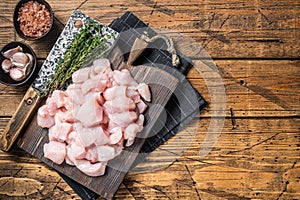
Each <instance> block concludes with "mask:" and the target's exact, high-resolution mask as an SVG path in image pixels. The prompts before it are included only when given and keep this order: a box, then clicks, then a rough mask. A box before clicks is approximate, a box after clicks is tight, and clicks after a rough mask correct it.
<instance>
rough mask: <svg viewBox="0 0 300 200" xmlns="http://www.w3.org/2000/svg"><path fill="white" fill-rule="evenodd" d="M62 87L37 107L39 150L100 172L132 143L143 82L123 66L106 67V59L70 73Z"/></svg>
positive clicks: (146, 94)
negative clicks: (42, 132)
mask: <svg viewBox="0 0 300 200" xmlns="http://www.w3.org/2000/svg"><path fill="white" fill-rule="evenodd" d="M72 81H73V83H72V84H71V85H69V87H68V88H67V90H66V91H60V90H55V91H54V92H53V93H52V95H51V96H50V97H48V99H47V101H46V104H45V105H43V106H42V107H41V108H40V109H39V111H38V117H37V122H38V125H39V126H41V127H43V128H49V130H48V137H49V143H46V144H45V145H44V156H45V157H46V158H48V159H50V160H52V161H53V162H54V163H57V164H62V163H63V162H64V161H65V162H66V164H68V165H71V166H76V167H77V168H78V169H79V170H80V171H82V172H83V173H85V174H87V175H89V176H101V175H103V174H104V173H105V168H106V165H107V162H108V161H109V160H112V159H114V158H115V157H116V156H118V155H120V154H121V152H122V150H123V148H124V144H125V143H124V141H125V142H126V144H125V145H126V146H130V145H132V144H133V143H134V140H135V137H136V135H137V134H138V132H140V131H142V129H143V124H144V118H145V117H144V115H143V113H144V112H145V110H146V109H147V104H146V103H145V102H144V101H143V99H144V100H146V101H150V97H151V94H150V90H149V87H148V86H147V85H146V84H143V83H140V84H139V83H137V82H136V81H135V80H134V79H133V78H132V77H131V74H130V72H129V71H128V70H122V71H118V70H114V71H113V70H112V69H111V68H110V62H109V60H107V59H103V58H101V59H97V60H95V61H94V62H93V66H92V67H90V68H83V69H80V70H78V71H76V72H74V73H73V76H72Z"/></svg>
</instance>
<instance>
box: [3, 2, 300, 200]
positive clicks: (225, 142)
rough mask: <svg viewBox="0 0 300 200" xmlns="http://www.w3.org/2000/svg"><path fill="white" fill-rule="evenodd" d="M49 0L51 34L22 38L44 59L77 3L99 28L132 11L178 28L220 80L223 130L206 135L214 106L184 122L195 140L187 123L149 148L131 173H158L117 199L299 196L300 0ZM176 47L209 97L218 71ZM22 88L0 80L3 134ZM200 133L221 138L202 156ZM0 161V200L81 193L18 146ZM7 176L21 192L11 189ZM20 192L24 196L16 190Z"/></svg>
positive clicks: (126, 186) (9, 31)
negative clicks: (207, 57)
mask: <svg viewBox="0 0 300 200" xmlns="http://www.w3.org/2000/svg"><path fill="white" fill-rule="evenodd" d="M48 2H49V3H50V5H51V6H52V8H53V10H54V13H55V26H54V27H55V28H54V29H53V30H52V35H51V37H49V38H47V40H42V41H36V42H27V41H26V43H28V44H30V45H31V46H32V47H33V49H34V50H35V52H36V54H37V56H38V57H39V59H40V62H42V61H43V59H45V58H46V56H47V55H48V53H49V50H50V49H51V47H52V45H53V44H54V42H55V40H56V38H57V37H58V35H59V33H60V31H61V30H62V28H63V26H64V24H66V22H67V20H68V18H69V16H70V14H71V12H72V10H73V9H77V8H79V9H81V10H82V11H83V12H84V13H86V14H88V15H90V16H91V17H93V18H95V19H97V20H100V21H101V22H103V23H104V24H109V23H110V22H111V21H112V20H113V19H115V18H117V17H119V16H121V15H122V14H123V13H124V12H125V11H132V12H133V13H134V14H135V15H137V16H138V17H139V18H141V19H142V20H143V21H144V22H146V23H147V24H149V25H150V26H152V27H161V28H167V29H168V30H166V32H168V33H169V32H172V31H179V32H181V33H183V34H184V35H186V36H189V37H191V38H192V39H193V40H194V41H196V42H197V43H199V45H202V46H203V47H205V50H206V51H207V53H208V55H210V56H211V57H212V58H213V59H214V63H215V64H216V66H217V67H218V70H219V75H220V76H221V78H222V81H223V83H224V87H225V89H226V116H225V124H224V126H223V129H222V132H221V134H220V135H219V134H214V133H210V135H209V134H208V133H207V131H208V130H209V127H210V126H211V125H212V124H211V123H212V122H213V120H214V119H213V118H211V115H212V111H213V109H212V108H213V105H214V104H217V102H215V103H211V104H209V106H208V107H207V108H206V109H205V110H204V111H203V112H201V116H200V118H199V119H198V124H197V123H196V125H195V124H193V126H191V127H190V128H191V129H192V130H195V129H194V128H195V127H196V128H197V129H196V132H195V138H193V139H190V136H191V132H190V129H185V130H183V131H181V132H180V133H179V134H178V135H176V137H174V138H173V139H172V140H170V141H169V142H168V143H167V144H166V145H164V146H162V147H161V148H160V149H158V150H156V151H155V152H153V153H152V155H150V157H149V158H148V159H147V160H145V162H144V163H143V164H141V165H138V166H137V170H138V169H140V170H150V169H153V168H155V169H156V170H155V171H148V172H144V173H137V172H130V173H129V174H128V175H127V176H126V177H125V180H124V181H123V183H122V184H121V186H120V188H119V190H118V191H117V193H116V195H115V199H128V200H129V199H205V200H210V199H211V200H223V199H280V200H281V199H298V198H299V196H300V188H299V185H300V184H299V182H300V180H299V176H300V164H299V161H300V136H299V133H300V125H299V124H300V121H299V119H300V117H299V115H300V113H299V110H300V109H299V100H300V97H299V92H298V91H299V88H300V83H299V75H300V71H299V70H300V62H299V58H300V52H299V49H300V48H299V46H300V40H299V39H298V38H299V37H300V31H299V28H300V22H299V18H300V17H299V15H300V5H299V1H294V0H266V1H236V0H229V1H218V2H216V1H212V0H204V1H198V0H189V1H183V0H168V1H163V0H158V1H152V0H136V1H125V0H116V1H106V0H103V1H96V0H80V1H75V0H71V1H59V0H48ZM15 3H17V0H14V1H9V0H3V1H1V2H0V11H1V14H0V45H1V46H3V45H5V44H6V43H7V42H8V41H14V40H18V41H20V40H21V39H20V38H19V37H18V36H16V35H15V33H14V30H13V25H12V13H13V9H14V5H15ZM176 40H177V41H179V40H180V37H177V38H176ZM181 50H182V51H183V52H184V53H185V54H187V55H188V56H191V57H193V58H194V63H195V64H196V66H199V67H200V72H199V71H198V70H197V69H196V68H193V69H192V70H191V71H190V73H189V74H188V79H189V80H190V81H191V83H192V84H193V86H194V87H195V88H196V89H197V90H198V91H199V92H200V93H201V94H202V95H203V96H204V97H205V99H206V100H208V101H209V102H210V100H211V98H212V97H211V93H210V89H215V88H217V86H218V85H217V83H216V82H215V81H214V79H215V78H216V75H217V74H216V73H212V71H211V69H210V68H209V67H208V66H207V65H203V64H202V62H203V60H201V59H199V54H197V52H196V51H193V50H191V49H190V48H188V47H186V46H183V48H182V49H181ZM204 77H205V78H204ZM208 85H210V87H208ZM26 90H27V88H13V87H9V86H4V85H2V84H0V131H3V129H4V127H5V125H6V123H7V122H8V120H9V119H10V117H11V115H12V114H13V113H14V111H15V110H16V108H17V106H18V104H19V102H20V101H21V99H22V98H23V95H24V94H25V92H26ZM231 110H232V111H233V112H231ZM206 135H209V136H211V137H208V139H207V140H209V141H211V142H212V141H213V140H214V139H215V138H218V140H217V142H216V144H215V145H214V146H213V148H212V150H211V151H210V153H209V154H208V155H207V156H205V157H204V158H202V159H200V158H199V151H200V150H201V148H202V145H203V141H204V140H205V136H206ZM177 136H178V137H177ZM187 138H189V139H187ZM182 144H183V145H186V146H187V149H186V150H185V151H184V152H183V154H181V153H180V152H178V151H177V148H176V147H178V145H182ZM177 154H178V155H177ZM0 163H1V164H0V184H1V185H0V186H1V187H0V199H50V198H51V199H72V198H74V199H80V198H79V197H78V196H77V195H76V194H75V193H74V191H73V190H72V189H71V188H70V187H69V186H68V185H67V184H66V183H65V182H64V181H63V180H62V179H61V178H60V177H59V175H58V174H57V173H56V172H55V171H53V170H52V169H50V168H48V167H47V166H46V165H44V164H43V163H42V162H41V161H39V160H37V159H35V158H33V157H31V156H29V155H28V154H26V153H25V152H24V151H22V150H20V149H18V148H16V149H14V150H13V152H11V153H4V152H2V151H0ZM12 180H15V182H14V183H15V184H16V185H18V184H22V188H20V190H15V191H14V190H13V189H12V186H11V184H12ZM26 181H27V182H26ZM24 182H25V183H30V184H24ZM9 184H10V185H9ZM4 189H5V190H4ZM23 191H28V192H26V193H23V194H22V195H21V192H23ZM17 195H19V196H17Z"/></svg>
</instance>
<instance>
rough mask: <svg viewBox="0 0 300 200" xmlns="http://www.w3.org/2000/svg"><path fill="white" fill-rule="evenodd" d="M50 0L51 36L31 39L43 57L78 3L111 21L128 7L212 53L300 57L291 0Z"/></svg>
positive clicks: (295, 13) (296, 8) (153, 24)
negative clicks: (37, 40) (83, 0)
mask: <svg viewBox="0 0 300 200" xmlns="http://www.w3.org/2000/svg"><path fill="white" fill-rule="evenodd" d="M49 3H50V4H51V5H52V7H53V10H54V12H55V17H56V19H57V20H55V22H56V26H55V29H54V31H53V32H52V34H53V35H52V36H50V37H48V38H47V40H46V39H45V40H43V41H40V42H29V41H27V42H28V43H29V44H30V45H31V46H32V47H33V48H34V50H36V51H38V56H39V57H40V58H46V56H47V54H48V52H49V50H50V49H51V47H52V45H53V44H54V42H55V39H56V38H57V36H58V35H59V33H60V31H61V30H62V26H63V25H64V24H66V22H67V20H68V18H69V16H70V14H71V12H72V10H73V9H76V8H78V7H79V8H80V9H81V10H82V11H83V12H84V13H86V14H88V15H90V16H91V17H93V18H95V19H97V20H99V21H101V22H103V23H104V24H107V25H108V24H109V23H110V22H111V21H112V20H113V19H115V18H117V17H119V16H121V15H122V14H123V13H124V12H125V11H132V12H133V13H134V14H135V15H137V16H138V17H139V18H141V19H142V20H143V21H144V22H145V23H147V24H149V25H150V26H151V27H156V28H167V29H169V31H171V32H180V33H183V34H184V35H185V36H187V37H191V38H192V39H193V40H195V42H196V44H198V45H201V46H203V47H205V49H206V51H207V52H208V54H209V55H210V56H212V57H213V58H233V57H236V58H277V57H281V58H298V57H299V55H300V50H299V49H300V48H299V47H300V42H299V40H298V39H297V38H299V37H300V32H299V28H300V25H299V24H300V23H299V16H300V9H299V5H298V4H297V2H295V1H292V0H290V1H287V2H285V3H284V2H282V1H279V0H277V1H272V2H270V1H268V2H260V3H256V2H255V1H254V2H253V1H250V2H235V1H232V2H231V3H228V2H227V1H226V2H219V3H215V2H214V1H209V0H205V1H203V2H200V3H199V2H197V1H196V2H194V3H193V2H191V3H190V2H189V3H187V2H185V1H179V2H176V3H175V2H174V1H170V2H169V1H168V2H164V1H157V2H156V3H155V2H152V1H144V0H139V1H134V2H132V1H125V0H119V1H116V2H115V1H113V2H107V1H101V2H99V1H96V0H88V1H85V2H83V4H80V3H78V2H77V1H71V2H68V3H67V4H66V3H65V2H59V1H49ZM100 10H101V11H100ZM5 12H10V13H11V12H12V11H11V10H6V11H5ZM145 13H146V14H145ZM167 32H168V31H167ZM17 40H20V38H18V37H17ZM194 53H195V52H193V51H190V52H188V56H192V57H198V56H199V55H195V54H194Z"/></svg>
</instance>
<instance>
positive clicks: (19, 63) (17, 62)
mask: <svg viewBox="0 0 300 200" xmlns="http://www.w3.org/2000/svg"><path fill="white" fill-rule="evenodd" d="M10 60H11V62H12V64H13V65H14V66H16V67H20V68H25V67H26V66H27V65H28V63H29V62H30V60H29V58H28V56H27V55H26V54H25V53H22V52H17V53H15V54H14V55H13V56H12V57H11V58H10Z"/></svg>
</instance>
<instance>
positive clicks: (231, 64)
mask: <svg viewBox="0 0 300 200" xmlns="http://www.w3.org/2000/svg"><path fill="white" fill-rule="evenodd" d="M194 63H195V68H192V69H191V71H190V73H189V74H188V79H189V80H190V81H191V83H192V85H193V86H194V87H195V88H196V89H197V90H198V91H199V92H200V93H201V94H202V95H203V96H204V98H205V99H206V100H207V101H208V102H209V105H208V107H207V108H206V109H205V110H204V111H203V112H201V116H202V117H210V116H211V115H212V112H213V110H214V109H213V106H214V105H215V104H216V103H214V102H212V101H211V96H210V93H209V89H214V88H218V87H220V86H222V85H218V84H217V83H216V81H215V80H216V79H215V78H216V77H217V76H218V74H217V73H212V72H213V71H212V69H210V68H208V67H207V65H203V64H202V61H199V60H198V61H197V60H195V61H194ZM214 63H215V64H216V65H217V66H218V69H219V72H220V73H219V75H220V76H221V77H222V81H223V83H224V87H225V90H226V116H228V117H229V116H230V115H231V114H230V108H233V109H234V112H235V116H236V117H248V116H265V117H266V116H269V117H272V116H273V117H274V116H281V117H283V116H296V115H299V114H300V113H299V110H300V107H299V106H300V105H299V103H298V102H299V101H300V94H299V92H297V91H298V90H299V88H300V83H299V78H298V77H299V74H300V71H299V69H300V63H299V61H289V60H283V61H282V60H281V61H278V60H216V61H215V62H214ZM40 65H41V63H40ZM283 66H284V67H283ZM196 67H197V68H196ZM198 68H200V71H198ZM243 81H244V82H243ZM216 84H217V85H216ZM217 86H218V87H217ZM25 89H26V88H24V89H22V88H18V89H15V88H14V87H9V86H4V85H2V84H0V102H3V104H4V105H7V106H5V107H4V106H1V107H0V116H11V115H12V114H13V113H14V111H15V110H16V108H17V106H18V104H19V102H20V101H21V99H22V98H23V95H24V94H25V91H26V90H25Z"/></svg>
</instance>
